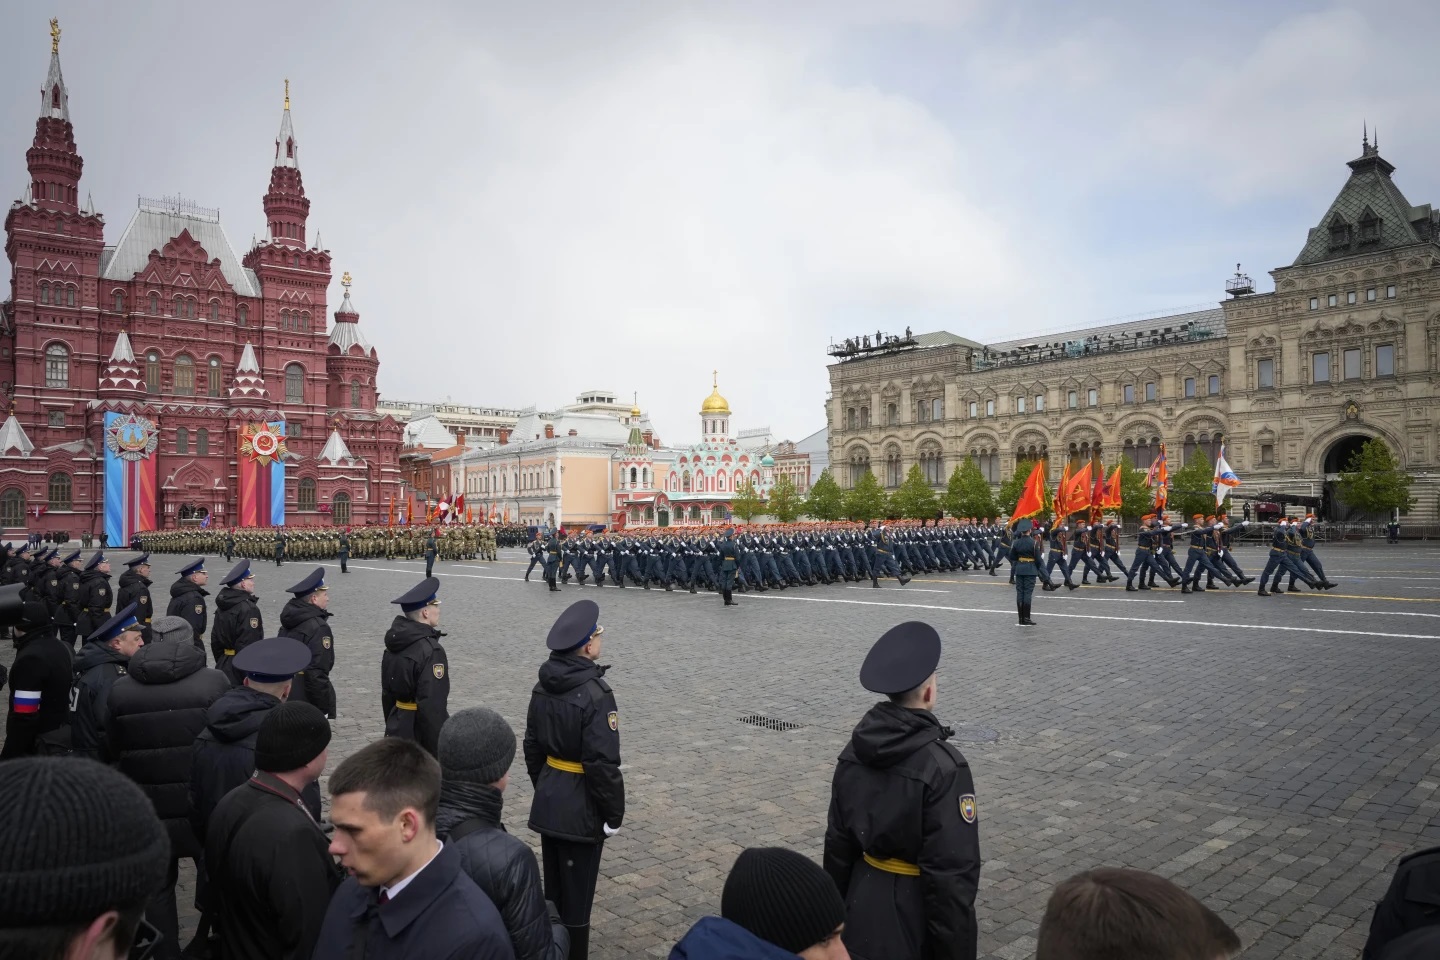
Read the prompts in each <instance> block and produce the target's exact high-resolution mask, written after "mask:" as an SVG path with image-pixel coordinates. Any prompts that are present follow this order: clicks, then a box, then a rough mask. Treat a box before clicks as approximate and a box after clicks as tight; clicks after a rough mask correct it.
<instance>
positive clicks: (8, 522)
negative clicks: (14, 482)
mask: <svg viewBox="0 0 1440 960" xmlns="http://www.w3.org/2000/svg"><path fill="white" fill-rule="evenodd" d="M23 526H25V494H24V493H22V492H21V491H20V489H19V488H18V487H11V488H10V489H9V490H6V491H5V492H4V493H3V494H0V527H23Z"/></svg>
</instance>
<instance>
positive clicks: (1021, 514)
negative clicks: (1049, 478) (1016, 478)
mask: <svg viewBox="0 0 1440 960" xmlns="http://www.w3.org/2000/svg"><path fill="white" fill-rule="evenodd" d="M1044 509H1045V461H1044V460H1036V461H1035V466H1034V467H1032V468H1031V469H1030V476H1029V477H1027V478H1026V479H1025V488H1024V489H1023V490H1022V491H1021V493H1020V500H1019V501H1018V502H1017V503H1016V504H1015V509H1014V510H1013V511H1012V512H1011V514H1010V523H1011V524H1014V523H1015V521H1016V520H1024V519H1025V518H1026V517H1033V516H1035V515H1036V514H1037V513H1039V512H1040V511H1041V510H1044Z"/></svg>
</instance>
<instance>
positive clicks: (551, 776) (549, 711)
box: [524, 600, 625, 960]
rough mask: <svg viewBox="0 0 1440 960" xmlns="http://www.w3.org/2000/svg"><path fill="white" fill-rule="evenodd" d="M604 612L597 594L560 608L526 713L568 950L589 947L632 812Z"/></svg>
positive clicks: (549, 870) (549, 868) (533, 775)
mask: <svg viewBox="0 0 1440 960" xmlns="http://www.w3.org/2000/svg"><path fill="white" fill-rule="evenodd" d="M599 621H600V605H599V604H597V603H596V602H595V601H594V600H578V601H576V602H575V603H572V604H571V605H570V606H569V607H568V608H567V609H566V610H565V612H564V613H562V614H560V617H559V619H558V620H556V621H555V625H554V626H553V627H551V628H550V636H549V637H548V638H547V639H546V641H545V645H546V646H548V647H549V648H550V658H549V659H548V660H546V661H545V662H544V663H543V664H541V665H540V680H539V682H538V683H536V684H535V689H534V691H532V692H531V694H530V711H529V713H528V714H527V715H526V718H525V741H524V749H525V770H526V772H527V773H529V774H530V782H531V783H532V784H534V785H535V799H534V801H533V802H532V803H531V805H530V829H531V830H534V831H535V832H536V833H538V834H540V853H541V859H542V862H543V864H544V869H545V899H546V900H551V901H553V902H554V903H555V906H556V908H557V909H558V910H559V912H560V922H561V923H563V924H564V925H565V928H566V929H567V930H568V931H569V932H570V958H569V960H586V957H587V956H588V953H589V946H590V908H591V906H592V904H593V903H594V901H595V881H596V880H597V879H598V878H599V876H600V854H601V852H602V850H603V848H604V845H605V840H606V838H607V837H613V836H614V835H615V834H616V833H618V832H619V831H620V824H621V821H623V820H624V819H625V780H624V778H623V777H622V776H621V773H620V714H619V711H618V710H617V709H616V706H615V695H614V694H613V693H612V692H611V691H610V685H609V684H608V683H606V682H605V679H604V677H605V671H606V670H608V669H609V667H605V666H601V665H600V664H598V663H596V661H597V660H598V659H599V658H600V648H601V641H600V635H601V634H602V633H604V632H605V628H604V627H602V626H600V622H599ZM577 778H578V779H577Z"/></svg>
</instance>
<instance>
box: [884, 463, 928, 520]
mask: <svg viewBox="0 0 1440 960" xmlns="http://www.w3.org/2000/svg"><path fill="white" fill-rule="evenodd" d="M939 512H940V500H939V498H938V497H936V496H935V491H934V490H931V489H930V484H928V483H926V482H925V474H924V473H922V472H921V470H920V464H918V463H916V464H912V465H911V467H910V472H909V473H907V474H906V475H905V480H904V482H902V483H901V484H900V486H899V488H898V489H897V490H896V491H895V493H894V494H892V495H891V497H890V513H891V514H893V515H895V516H898V517H905V518H907V519H909V520H931V519H934V517H935V515H936V514H937V513H939Z"/></svg>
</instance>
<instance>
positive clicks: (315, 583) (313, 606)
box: [280, 567, 335, 720]
mask: <svg viewBox="0 0 1440 960" xmlns="http://www.w3.org/2000/svg"><path fill="white" fill-rule="evenodd" d="M285 592H286V593H293V594H294V596H293V597H291V598H290V600H289V602H287V603H286V604H285V609H284V610H281V611H280V636H282V637H291V638H293V639H295V640H299V641H300V642H301V643H303V644H305V646H307V647H309V648H310V663H309V665H308V666H307V667H306V668H305V669H304V670H301V671H300V673H299V674H298V675H297V676H296V677H295V683H294V684H292V685H291V688H290V699H291V700H298V701H302V702H304V703H313V704H315V706H317V707H319V708H320V712H321V713H323V714H325V716H327V717H329V718H330V719H331V720H334V719H335V688H334V687H333V686H331V684H330V671H331V670H332V669H334V667H335V634H334V633H333V632H332V631H331V630H330V588H329V587H327V586H326V585H325V568H324V567H316V568H315V569H314V571H313V572H311V574H310V576H308V577H306V578H305V579H304V580H301V581H300V582H299V583H297V584H295V586H293V587H291V588H290V589H288V590H286V591H285Z"/></svg>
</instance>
